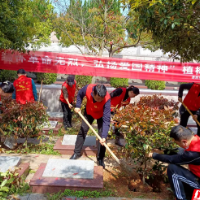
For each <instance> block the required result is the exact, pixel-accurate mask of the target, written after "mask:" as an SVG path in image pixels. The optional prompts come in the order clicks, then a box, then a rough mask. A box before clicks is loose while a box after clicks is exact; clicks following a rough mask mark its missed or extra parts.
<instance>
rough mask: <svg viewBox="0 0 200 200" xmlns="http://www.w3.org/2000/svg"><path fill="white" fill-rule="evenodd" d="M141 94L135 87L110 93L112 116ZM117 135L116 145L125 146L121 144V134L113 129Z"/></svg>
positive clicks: (118, 89) (116, 129)
mask: <svg viewBox="0 0 200 200" xmlns="http://www.w3.org/2000/svg"><path fill="white" fill-rule="evenodd" d="M139 93H140V91H139V89H138V88H137V87H134V86H130V87H128V88H117V89H116V90H114V91H113V92H111V93H110V96H111V114H112V115H114V114H115V110H116V109H120V108H121V107H122V106H126V105H128V104H129V103H130V101H131V98H134V97H135V96H137V95H138V94H139ZM112 128H113V131H114V133H115V135H116V140H115V144H116V145H119V146H123V145H122V144H121V142H120V132H119V129H118V128H116V127H115V126H113V127H112Z"/></svg>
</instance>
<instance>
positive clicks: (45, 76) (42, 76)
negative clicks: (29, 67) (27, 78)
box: [36, 73, 57, 84]
mask: <svg viewBox="0 0 200 200" xmlns="http://www.w3.org/2000/svg"><path fill="white" fill-rule="evenodd" d="M36 77H37V81H38V82H39V83H41V81H42V80H43V83H44V84H52V83H55V82H56V78H57V74H54V73H36Z"/></svg>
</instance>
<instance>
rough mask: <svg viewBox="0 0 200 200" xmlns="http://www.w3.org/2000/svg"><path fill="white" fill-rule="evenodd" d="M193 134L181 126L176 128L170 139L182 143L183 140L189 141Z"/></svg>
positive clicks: (172, 131)
mask: <svg viewBox="0 0 200 200" xmlns="http://www.w3.org/2000/svg"><path fill="white" fill-rule="evenodd" d="M193 135H194V134H193V132H192V131H191V130H189V129H187V128H185V127H183V126H181V125H178V126H174V127H173V128H172V130H171V132H170V137H171V138H173V139H174V140H176V141H179V142H180V141H181V140H182V139H185V140H189V139H191V138H192V136H193Z"/></svg>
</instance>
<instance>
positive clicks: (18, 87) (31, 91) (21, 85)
mask: <svg viewBox="0 0 200 200" xmlns="http://www.w3.org/2000/svg"><path fill="white" fill-rule="evenodd" d="M17 74H18V79H17V80H15V81H14V83H13V85H14V87H15V93H14V95H13V98H14V99H16V101H17V102H19V103H21V104H25V103H26V102H31V101H34V100H35V101H37V91H36V88H35V84H34V82H33V80H32V79H31V78H28V77H26V72H25V71H24V70H23V69H20V70H18V71H17Z"/></svg>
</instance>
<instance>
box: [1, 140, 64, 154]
mask: <svg viewBox="0 0 200 200" xmlns="http://www.w3.org/2000/svg"><path fill="white" fill-rule="evenodd" d="M53 147H54V144H48V143H42V144H38V145H33V144H28V147H27V148H25V146H24V145H22V146H21V147H20V148H19V149H16V150H10V151H6V152H5V153H8V154H9V153H22V154H45V155H60V153H59V152H58V151H55V150H54V149H53Z"/></svg>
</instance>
